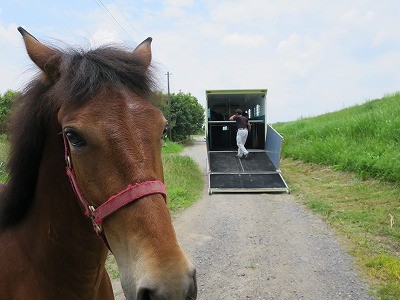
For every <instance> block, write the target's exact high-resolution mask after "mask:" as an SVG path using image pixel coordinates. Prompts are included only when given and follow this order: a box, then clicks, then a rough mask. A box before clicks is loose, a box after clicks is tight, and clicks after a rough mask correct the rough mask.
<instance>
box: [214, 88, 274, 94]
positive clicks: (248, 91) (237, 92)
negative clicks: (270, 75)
mask: <svg viewBox="0 0 400 300" xmlns="http://www.w3.org/2000/svg"><path fill="white" fill-rule="evenodd" d="M267 90H268V89H251V90H248V89H247V90H206V94H207V95H209V94H213V95H218V94H220V95H221V94H222V95H229V94H231V95H235V94H265V93H266V92H267Z"/></svg>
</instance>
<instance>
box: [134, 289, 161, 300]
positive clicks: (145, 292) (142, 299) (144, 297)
mask: <svg viewBox="0 0 400 300" xmlns="http://www.w3.org/2000/svg"><path fill="white" fill-rule="evenodd" d="M152 294H153V292H152V291H151V290H150V289H149V288H141V289H139V291H138V294H137V300H155V299H157V298H155V297H154V295H153V296H152Z"/></svg>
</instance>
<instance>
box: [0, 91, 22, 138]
mask: <svg viewBox="0 0 400 300" xmlns="http://www.w3.org/2000/svg"><path fill="white" fill-rule="evenodd" d="M19 95H20V93H19V92H15V91H12V90H7V91H6V92H5V93H4V94H3V95H1V94H0V133H7V130H8V123H9V114H10V111H11V105H12V103H13V102H14V99H15V98H16V97H18V96H19Z"/></svg>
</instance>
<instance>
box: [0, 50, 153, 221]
mask: <svg viewBox="0 0 400 300" xmlns="http://www.w3.org/2000/svg"><path fill="white" fill-rule="evenodd" d="M59 53H60V55H61V59H60V66H59V70H60V72H59V77H58V78H56V79H51V80H43V74H41V75H40V76H38V78H37V79H35V80H33V81H32V82H31V83H30V84H29V85H28V86H27V88H26V89H25V91H24V92H23V93H22V95H21V96H20V98H19V99H17V101H16V103H15V104H14V106H15V107H16V112H15V114H14V115H13V118H12V121H11V127H10V143H11V145H10V158H9V161H8V164H7V169H8V172H9V180H8V182H7V184H6V186H5V188H4V190H3V192H2V193H1V194H0V227H7V226H11V225H14V224H17V223H19V222H20V221H21V220H23V218H24V217H25V216H26V214H27V212H28V211H29V209H30V207H31V204H32V200H33V195H34V193H35V189H36V183H37V179H38V173H39V167H40V163H41V159H42V152H43V146H44V142H45V139H46V132H47V128H48V126H49V121H50V120H51V119H52V117H54V116H55V114H56V113H57V111H58V110H59V109H60V107H61V106H66V107H79V106H82V105H85V103H87V102H88V101H91V100H92V99H94V98H95V97H96V95H98V94H99V92H100V91H101V89H102V88H103V87H105V86H107V87H109V88H115V89H116V90H118V89H120V88H121V87H123V88H128V89H131V90H134V91H135V92H136V93H138V94H139V95H141V96H142V97H144V98H146V99H148V100H151V99H152V97H151V94H152V90H153V88H154V80H153V77H152V76H151V72H150V70H149V69H148V68H146V67H144V66H143V64H142V62H141V61H140V60H139V58H137V57H135V55H134V54H133V53H132V52H128V51H124V50H122V49H119V48H116V47H113V46H103V47H100V48H97V49H94V50H89V51H83V50H73V49H72V50H68V51H66V52H61V51H60V52H59ZM48 79H49V78H48ZM103 100H104V101H112V99H103ZM61 151H62V150H61Z"/></svg>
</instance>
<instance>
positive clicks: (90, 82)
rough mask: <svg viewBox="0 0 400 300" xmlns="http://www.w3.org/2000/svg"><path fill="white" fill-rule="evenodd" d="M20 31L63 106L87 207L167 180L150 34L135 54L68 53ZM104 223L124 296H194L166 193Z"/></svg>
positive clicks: (60, 111)
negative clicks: (154, 95) (152, 76)
mask: <svg viewBox="0 0 400 300" xmlns="http://www.w3.org/2000/svg"><path fill="white" fill-rule="evenodd" d="M19 30H20V32H21V34H22V36H23V38H24V42H25V46H26V49H27V52H28V55H29V56H30V58H31V59H32V61H33V62H34V63H35V64H36V65H37V66H38V67H39V68H40V69H41V70H42V71H43V78H42V80H43V82H46V84H47V85H49V86H51V88H50V89H49V91H48V97H53V98H54V99H55V100H54V101H55V102H56V103H58V104H57V105H56V106H55V107H57V112H56V114H57V120H58V123H59V124H57V126H59V127H60V130H61V133H62V135H63V136H64V137H65V141H66V145H65V147H66V148H67V150H68V155H69V157H68V158H69V159H70V160H71V161H70V164H71V165H72V168H73V172H74V180H75V181H76V186H77V187H79V193H80V194H82V196H83V197H84V198H85V199H86V201H87V202H88V205H90V207H92V208H94V209H96V208H98V207H100V206H101V205H102V204H103V203H105V202H106V201H107V200H108V199H112V198H113V197H114V198H115V197H116V195H118V194H119V193H120V192H121V191H123V190H126V189H127V187H130V186H135V184H137V183H143V182H153V181H157V182H163V180H164V178H163V166H162V158H161V147H162V136H163V133H164V130H165V126H166V120H165V118H164V117H163V114H162V113H161V111H160V110H159V109H158V108H156V107H155V106H154V105H153V104H152V103H151V101H149V97H150V95H151V88H150V85H149V78H148V75H147V73H148V71H149V67H150V63H151V38H148V39H146V40H145V41H144V42H143V43H141V44H140V45H139V46H138V47H137V48H136V49H135V50H134V51H131V52H129V51H128V52H127V51H124V50H121V49H116V48H107V47H104V48H103V49H99V50H93V51H89V52H87V53H78V52H77V53H75V54H68V53H63V52H62V51H60V50H57V49H53V48H51V47H48V46H46V45H44V44H42V43H40V42H39V41H38V40H36V39H35V38H34V37H33V36H32V35H30V34H29V33H28V32H26V31H25V30H24V29H22V28H19ZM143 82H144V83H143ZM60 151H63V149H62V148H61V149H60ZM76 203H77V205H79V204H78V203H79V201H76ZM84 209H85V208H84ZM101 226H102V231H101V233H102V234H103V235H104V237H105V239H106V240H107V243H108V245H109V247H110V249H111V251H112V253H113V254H114V256H115V258H116V261H117V264H118V267H119V270H120V276H121V284H122V287H123V290H124V293H125V295H126V297H127V299H143V300H144V299H195V298H196V294H197V287H196V276H195V269H194V267H193V266H192V264H191V263H190V261H189V260H188V258H187V257H186V255H185V254H184V252H183V251H182V249H181V248H180V247H179V245H178V242H177V238H176V235H175V231H174V229H173V226H172V222H171V217H170V214H169V211H168V208H167V206H166V203H165V199H164V196H163V195H162V193H161V192H155V193H151V194H147V195H146V194H145V196H143V197H138V200H137V201H135V202H134V203H129V204H127V205H123V206H121V207H120V208H119V209H118V210H116V211H114V212H113V213H112V214H110V215H107V217H106V218H104V220H102V224H101ZM81 242H82V243H85V241H81Z"/></svg>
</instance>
